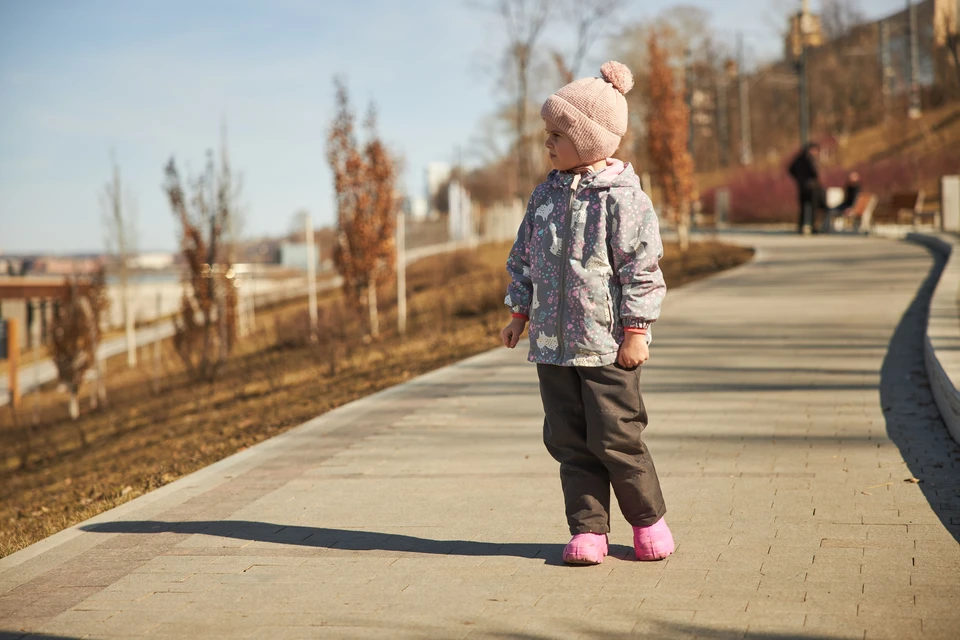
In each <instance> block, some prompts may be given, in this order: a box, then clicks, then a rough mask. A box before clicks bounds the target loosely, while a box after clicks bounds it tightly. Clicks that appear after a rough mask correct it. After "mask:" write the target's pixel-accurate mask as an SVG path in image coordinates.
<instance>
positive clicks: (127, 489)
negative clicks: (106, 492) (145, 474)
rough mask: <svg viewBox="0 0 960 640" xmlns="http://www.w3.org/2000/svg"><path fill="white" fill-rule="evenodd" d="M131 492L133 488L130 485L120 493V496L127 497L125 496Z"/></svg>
mask: <svg viewBox="0 0 960 640" xmlns="http://www.w3.org/2000/svg"><path fill="white" fill-rule="evenodd" d="M131 491H133V487H131V486H130V485H127V486H125V487H124V488H123V491H121V492H120V495H121V496H125V495H127V494H128V493H130V492H131Z"/></svg>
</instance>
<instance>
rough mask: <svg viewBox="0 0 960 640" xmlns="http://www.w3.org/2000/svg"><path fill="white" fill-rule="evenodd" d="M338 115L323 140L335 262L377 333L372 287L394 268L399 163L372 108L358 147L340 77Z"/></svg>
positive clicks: (349, 294)
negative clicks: (333, 206) (333, 204)
mask: <svg viewBox="0 0 960 640" xmlns="http://www.w3.org/2000/svg"><path fill="white" fill-rule="evenodd" d="M335 85H336V89H337V97H336V105H337V114H336V116H335V118H334V121H333V126H332V127H331V129H330V133H329V137H328V142H327V159H328V160H329V162H330V168H331V169H332V171H333V184H334V191H335V193H336V201H337V242H336V245H335V249H334V256H333V258H334V263H335V264H336V266H337V270H338V271H339V273H340V275H341V276H342V277H343V287H344V292H345V294H346V297H347V300H348V301H349V302H350V304H351V305H353V306H354V308H355V309H356V310H358V311H359V309H360V307H361V306H362V305H363V297H364V296H363V294H364V292H366V294H367V295H366V299H367V305H368V307H369V309H370V331H371V334H373V335H374V336H375V335H376V334H377V332H378V331H377V319H376V287H377V285H378V284H382V283H383V282H384V281H385V280H386V279H387V278H389V277H390V276H391V275H392V274H393V272H394V257H395V247H394V230H395V225H396V212H397V204H398V203H397V196H396V182H397V172H398V171H397V162H396V160H395V159H394V158H393V157H392V156H391V154H390V152H389V151H388V150H387V148H386V145H384V144H383V142H382V141H381V140H380V138H379V137H378V136H377V131H376V113H375V112H374V111H373V109H371V111H370V115H369V116H368V118H367V122H366V128H367V130H368V134H369V138H368V141H367V143H366V144H365V145H364V146H363V147H362V148H361V147H360V145H359V143H358V142H357V137H356V132H355V128H356V127H355V124H354V123H355V118H354V115H353V112H352V110H351V107H350V99H349V95H348V93H347V88H346V85H345V83H344V82H343V80H341V79H337V80H335Z"/></svg>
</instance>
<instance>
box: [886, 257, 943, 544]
mask: <svg viewBox="0 0 960 640" xmlns="http://www.w3.org/2000/svg"><path fill="white" fill-rule="evenodd" d="M930 253H931V255H932V256H933V261H934V262H933V266H932V267H931V268H930V272H929V273H928V274H927V278H926V280H924V282H923V284H922V285H921V286H920V289H919V290H918V291H917V295H916V297H915V298H914V299H913V301H912V302H911V303H910V306H909V307H908V308H907V311H906V313H904V314H903V317H902V318H901V319H900V323H899V324H898V325H897V328H896V330H895V331H894V332H893V337H892V338H891V339H890V344H889V346H888V348H887V355H886V357H885V358H884V359H883V366H882V367H881V369H880V407H881V409H882V410H883V415H884V419H885V420H886V423H887V435H889V436H890V439H891V440H892V441H893V442H894V443H895V444H896V445H897V448H899V449H900V454H901V455H902V456H903V459H904V460H905V461H906V463H907V466H908V468H909V470H910V473H911V474H912V475H913V477H915V478H919V479H920V485H919V487H920V490H921V491H922V492H923V495H924V497H925V498H926V499H927V502H929V503H930V506H931V508H932V509H933V511H934V513H936V514H937V517H938V518H939V519H940V522H941V523H942V524H943V526H944V527H945V528H946V529H947V531H949V532H950V533H951V535H953V537H954V538H955V539H956V540H957V541H960V523H958V524H954V523H951V521H950V520H951V516H953V517H956V516H957V515H958V514H960V473H958V471H960V466H958V464H957V460H958V458H960V446H958V445H957V443H956V442H954V440H953V438H951V437H950V433H949V432H948V431H947V427H946V426H945V425H944V423H943V419H942V418H941V417H940V411H939V409H938V408H937V405H936V402H935V400H934V399H933V392H932V391H931V390H930V381H929V379H928V378H927V370H926V365H925V364H924V359H923V355H924V340H925V333H926V329H925V328H926V326H927V316H928V314H929V309H930V299H931V298H932V296H933V292H934V289H935V288H936V286H937V281H938V280H939V279H940V274H941V272H942V271H943V268H944V265H945V264H946V261H947V258H946V256H944V255H942V254H940V253H939V252H937V251H933V250H931V251H930Z"/></svg>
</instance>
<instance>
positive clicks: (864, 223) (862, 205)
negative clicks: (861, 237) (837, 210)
mask: <svg viewBox="0 0 960 640" xmlns="http://www.w3.org/2000/svg"><path fill="white" fill-rule="evenodd" d="M877 202H878V198H877V196H875V195H874V194H872V193H866V192H862V193H860V194H859V195H858V196H857V199H856V200H855V201H854V203H853V206H852V207H850V208H849V209H847V210H846V211H844V212H843V216H841V217H840V218H838V219H837V222H838V224H842V225H843V227H842V228H843V229H848V228H849V229H854V230H858V231H869V230H870V225H871V224H872V223H873V212H874V210H875V209H876V208H877Z"/></svg>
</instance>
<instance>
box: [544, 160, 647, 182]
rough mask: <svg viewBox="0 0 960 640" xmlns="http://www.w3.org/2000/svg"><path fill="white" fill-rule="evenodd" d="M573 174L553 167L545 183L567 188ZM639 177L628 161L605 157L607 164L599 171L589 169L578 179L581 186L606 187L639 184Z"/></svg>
mask: <svg viewBox="0 0 960 640" xmlns="http://www.w3.org/2000/svg"><path fill="white" fill-rule="evenodd" d="M573 176H574V174H573V173H572V172H569V171H557V170H556V169H554V170H553V171H551V172H550V173H549V174H548V175H547V180H546V181H547V183H548V184H550V185H551V186H556V187H564V188H568V187H569V186H570V183H571V182H572V181H573ZM639 184H640V179H639V178H638V177H637V174H636V172H635V171H634V170H633V165H631V164H630V163H629V162H622V161H620V160H617V159H616V158H607V166H606V167H605V168H603V169H601V170H600V171H593V170H591V171H589V172H588V173H585V174H583V177H582V178H581V179H580V186H581V187H582V188H587V187H595V188H608V187H628V186H629V187H635V186H639Z"/></svg>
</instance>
